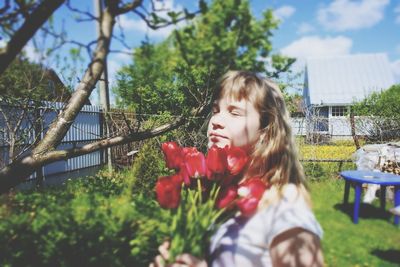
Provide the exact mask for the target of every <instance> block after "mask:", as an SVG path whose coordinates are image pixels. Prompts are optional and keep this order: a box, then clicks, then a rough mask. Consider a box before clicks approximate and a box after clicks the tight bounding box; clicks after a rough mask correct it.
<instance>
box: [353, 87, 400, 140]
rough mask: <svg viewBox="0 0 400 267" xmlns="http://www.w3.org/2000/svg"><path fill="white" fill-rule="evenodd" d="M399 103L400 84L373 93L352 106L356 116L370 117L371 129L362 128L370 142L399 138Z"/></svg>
mask: <svg viewBox="0 0 400 267" xmlns="http://www.w3.org/2000/svg"><path fill="white" fill-rule="evenodd" d="M399 103H400V84H398V85H393V86H392V87H390V88H389V89H387V90H385V91H382V92H380V93H376V92H374V93H372V94H371V95H370V96H369V97H367V98H365V99H364V100H363V101H360V102H358V103H355V104H354V106H353V110H354V113H355V114H356V115H359V116H370V120H371V121H372V122H373V124H372V125H373V127H364V128H366V129H365V131H366V132H368V138H369V139H370V141H373V142H377V141H388V140H398V139H399V138H400V131H399V129H400V105H399ZM356 123H357V122H356ZM367 125H369V124H367ZM362 126H364V125H361V127H362Z"/></svg>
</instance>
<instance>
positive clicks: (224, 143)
mask: <svg viewBox="0 0 400 267" xmlns="http://www.w3.org/2000/svg"><path fill="white" fill-rule="evenodd" d="M212 146H217V147H219V148H224V147H225V146H230V143H228V142H212V141H208V145H207V147H208V148H210V147H212Z"/></svg>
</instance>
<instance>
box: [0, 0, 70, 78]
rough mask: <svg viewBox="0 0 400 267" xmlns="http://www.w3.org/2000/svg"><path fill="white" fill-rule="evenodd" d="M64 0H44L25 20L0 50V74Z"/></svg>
mask: <svg viewBox="0 0 400 267" xmlns="http://www.w3.org/2000/svg"><path fill="white" fill-rule="evenodd" d="M63 2H64V0H44V1H43V2H42V3H41V4H40V5H39V6H38V7H37V8H36V9H35V10H34V11H33V12H32V13H31V14H30V15H29V17H28V18H27V19H26V20H25V22H24V24H22V26H21V28H19V29H18V30H17V32H16V33H15V34H14V36H13V37H12V38H11V40H10V41H9V42H8V43H7V45H6V47H5V48H3V49H1V50H0V75H1V74H2V73H3V72H4V71H5V70H6V68H7V67H8V66H9V65H10V63H11V62H12V61H13V60H14V58H15V57H16V56H17V54H18V53H19V52H20V51H21V50H22V48H23V47H24V46H25V45H26V44H27V43H28V41H29V40H30V39H31V38H32V36H33V35H34V34H35V32H36V31H37V30H38V29H39V28H40V27H41V26H42V25H43V24H44V23H45V22H46V21H47V20H48V18H49V17H50V16H51V15H52V14H53V13H54V12H55V10H56V9H57V8H59V7H60V6H61V4H62V3H63Z"/></svg>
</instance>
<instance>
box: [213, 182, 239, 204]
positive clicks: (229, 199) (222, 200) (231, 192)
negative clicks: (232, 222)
mask: <svg viewBox="0 0 400 267" xmlns="http://www.w3.org/2000/svg"><path fill="white" fill-rule="evenodd" d="M237 189H238V188H237V186H236V185H231V186H229V187H227V188H225V189H224V190H222V191H221V192H220V193H219V195H218V198H217V201H216V206H217V208H219V209H222V208H225V207H227V206H229V204H231V203H233V201H234V200H235V199H236V197H237Z"/></svg>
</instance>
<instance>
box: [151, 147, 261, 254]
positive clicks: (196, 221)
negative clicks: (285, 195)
mask: <svg viewBox="0 0 400 267" xmlns="http://www.w3.org/2000/svg"><path fill="white" fill-rule="evenodd" d="M162 151H163V152H164V155H165V160H166V165H167V167H168V168H169V169H171V170H175V172H174V173H173V174H172V175H170V176H164V177H160V178H159V179H158V181H157V183H156V188H155V189H156V195H157V201H158V203H159V204H160V206H161V207H162V208H165V209H171V216H172V223H171V225H170V229H169V232H170V235H171V236H170V261H173V260H174V259H175V257H176V256H177V255H179V254H182V253H190V254H192V255H193V256H197V257H200V258H205V257H206V255H207V249H208V240H209V238H210V237H211V235H212V234H213V232H214V229H215V228H216V227H217V226H218V223H220V222H221V220H220V219H221V215H222V214H224V212H225V211H227V210H229V211H233V212H236V211H237V210H238V211H240V213H241V215H242V216H246V217H249V216H251V215H252V214H254V213H255V212H256V210H257V206H258V202H259V200H260V199H261V197H262V195H263V193H264V191H265V190H266V189H267V186H266V185H265V183H264V182H262V181H261V180H260V179H259V178H251V179H247V180H246V181H244V182H242V183H238V182H239V181H238V180H239V179H240V178H241V174H242V172H243V169H244V168H245V167H246V164H247V161H248V155H247V154H246V152H245V151H244V150H242V149H241V148H238V147H228V146H227V147H225V148H219V147H216V146H213V147H211V148H210V149H209V150H208V152H207V155H206V156H205V155H204V154H203V153H202V152H199V151H198V150H197V149H196V148H195V147H180V146H179V145H178V144H177V143H175V142H167V143H163V144H162Z"/></svg>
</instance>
